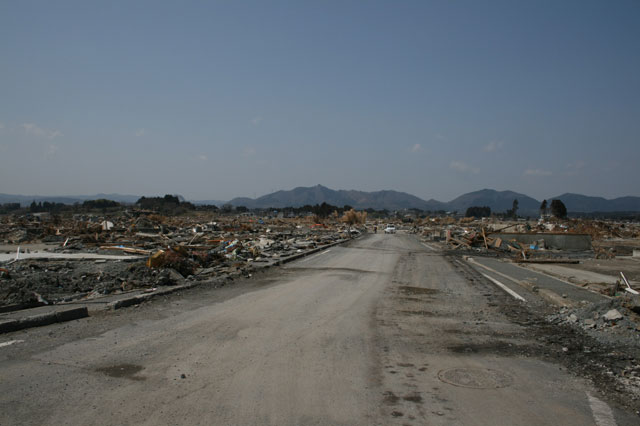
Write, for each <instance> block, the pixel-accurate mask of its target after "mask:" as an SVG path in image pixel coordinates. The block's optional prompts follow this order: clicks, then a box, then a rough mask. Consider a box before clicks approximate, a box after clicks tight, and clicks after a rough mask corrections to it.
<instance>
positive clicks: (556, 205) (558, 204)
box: [551, 200, 567, 219]
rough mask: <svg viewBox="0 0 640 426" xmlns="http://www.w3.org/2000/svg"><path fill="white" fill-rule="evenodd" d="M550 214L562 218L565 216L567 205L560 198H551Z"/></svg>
mask: <svg viewBox="0 0 640 426" xmlns="http://www.w3.org/2000/svg"><path fill="white" fill-rule="evenodd" d="M551 214H552V215H554V216H555V217H557V218H560V219H564V218H565V217H567V207H566V206H565V205H564V203H563V202H562V201H560V200H552V201H551Z"/></svg>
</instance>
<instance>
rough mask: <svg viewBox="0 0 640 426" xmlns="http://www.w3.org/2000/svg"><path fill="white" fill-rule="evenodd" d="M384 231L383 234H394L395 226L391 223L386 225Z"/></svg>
mask: <svg viewBox="0 0 640 426" xmlns="http://www.w3.org/2000/svg"><path fill="white" fill-rule="evenodd" d="M384 233H385V234H395V233H396V227H395V226H393V225H387V227H386V228H384Z"/></svg>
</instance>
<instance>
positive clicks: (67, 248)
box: [0, 210, 366, 310]
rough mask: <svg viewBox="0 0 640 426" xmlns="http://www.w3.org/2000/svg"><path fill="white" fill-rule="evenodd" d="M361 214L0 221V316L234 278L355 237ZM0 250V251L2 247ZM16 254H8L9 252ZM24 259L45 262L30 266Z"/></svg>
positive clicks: (124, 215) (133, 214)
mask: <svg viewBox="0 0 640 426" xmlns="http://www.w3.org/2000/svg"><path fill="white" fill-rule="evenodd" d="M365 220H366V213H359V212H354V211H352V212H347V213H346V214H345V217H344V218H342V220H339V219H338V217H337V216H335V217H333V218H328V219H325V220H322V221H321V222H318V218H315V217H302V218H278V217H275V218H274V217H260V218H258V217H255V216H244V215H216V214H215V213H210V212H207V213H201V214H196V213H192V214H189V215H176V216H162V215H159V214H157V213H155V212H152V211H145V210H142V211H141V210H124V211H120V212H116V213H114V214H111V215H106V216H105V215H90V214H79V215H73V216H68V217H57V216H44V217H33V216H29V215H27V216H13V215H5V216H2V217H0V247H2V249H1V250H0V252H2V253H6V252H7V251H10V252H13V253H15V254H14V255H11V256H10V261H7V262H5V264H4V265H2V268H0V308H2V307H4V309H5V310H11V309H21V308H24V307H33V306H39V305H41V304H42V303H43V300H47V301H48V302H49V303H54V304H55V303H63V302H69V301H74V300H83V299H91V298H95V297H98V296H102V295H107V294H115V293H119V292H127V291H131V290H134V289H143V290H144V289H151V288H156V287H158V286H168V285H176V284H180V283H182V282H184V281H186V280H198V281H202V280H208V279H212V278H214V277H220V276H225V275H229V274H237V273H240V274H242V275H245V276H249V275H250V274H251V271H252V270H253V269H255V268H258V267H263V266H269V265H271V264H273V263H275V262H278V261H280V260H282V259H286V258H287V257H290V256H293V255H296V254H300V253H303V252H305V251H307V250H311V249H314V248H317V247H322V246H326V245H328V244H331V243H334V242H337V241H340V240H343V239H345V238H349V237H350V236H353V235H357V234H358V233H360V232H362V231H363V230H364V225H363V224H364V221H365ZM2 242H4V245H2ZM16 246H17V247H16ZM31 251H33V252H34V253H35V252H38V253H39V254H42V253H50V254H52V256H51V257H50V258H46V259H30V258H28V256H26V255H25V253H30V252H31ZM74 253H75V254H84V253H87V254H111V255H113V254H122V255H127V256H128V257H130V258H131V259H127V260H119V261H115V260H110V258H109V256H104V258H101V259H90V260H89V259H83V260H76V259H55V258H54V257H55V255H60V254H67V255H72V254H74Z"/></svg>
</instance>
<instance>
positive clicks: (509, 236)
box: [491, 233, 592, 250]
mask: <svg viewBox="0 0 640 426" xmlns="http://www.w3.org/2000/svg"><path fill="white" fill-rule="evenodd" d="M491 237H492V238H497V237H499V238H502V239H503V240H504V241H511V240H516V241H517V242H519V243H521V244H526V245H530V244H534V243H535V242H536V241H540V240H544V244H545V246H546V247H547V248H550V249H559V250H591V249H592V246H591V235H589V234H541V233H532V234H520V233H499V234H491Z"/></svg>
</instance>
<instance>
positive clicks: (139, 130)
mask: <svg viewBox="0 0 640 426" xmlns="http://www.w3.org/2000/svg"><path fill="white" fill-rule="evenodd" d="M639 165H640V2H639V1H636V0H629V1H625V0H616V1H601V0H596V1H589V0H576V1H568V0H562V1H557V0H548V1H513V0H505V1H490V0H485V1H477V0H472V1H458V0H455V1H444V0H442V1H422V0H420V1H391V0H389V1H349V0H340V1H325V0H322V1H321V0H316V1H303V0H295V1H271V0H259V1H242V0H233V1H171V2H168V1H159V0H153V1H135V0H127V1H114V0H109V1H106V0H105V1H91V0H79V1H64V0H56V1H30V0H20V1H17V0H16V1H11V0H0V192H4V193H13V194H17V193H20V194H28V195H75V194H95V193H98V192H104V193H111V192H118V193H126V194H138V195H155V194H158V195H163V194H165V193H174V194H181V195H183V196H185V197H186V198H188V199H194V200H203V199H221V200H226V199H230V198H233V197H236V196H249V197H255V196H260V195H264V194H266V193H269V192H272V191H274V190H279V189H291V188H294V187H296V186H312V185H316V184H322V185H325V186H328V187H330V188H333V189H358V190H365V191H373V190H381V189H395V190H399V191H406V192H409V193H412V194H415V195H417V196H419V197H422V198H425V199H429V198H436V199H438V200H441V201H449V200H451V199H452V198H454V197H456V196H458V195H461V194H462V193H465V192H470V191H474V190H478V189H482V188H493V189H497V190H506V189H510V190H514V191H518V192H523V193H526V194H527V195H530V196H533V197H536V198H538V199H542V198H547V197H552V196H555V195H560V194H561V193H564V192H577V193H583V194H586V195H596V196H604V197H607V198H611V197H617V196H623V195H636V196H638V195H640V190H639V185H638V182H639V181H640V179H639V176H640V175H639V173H638V168H639Z"/></svg>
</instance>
